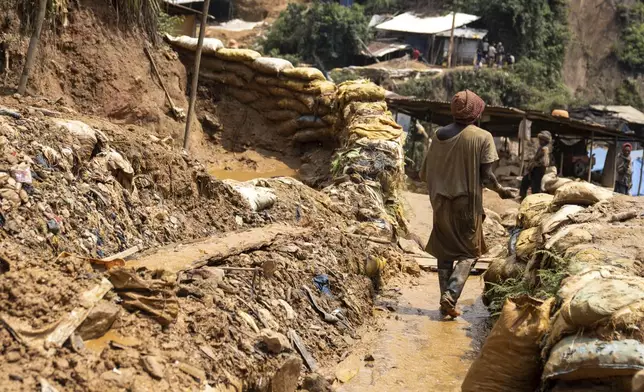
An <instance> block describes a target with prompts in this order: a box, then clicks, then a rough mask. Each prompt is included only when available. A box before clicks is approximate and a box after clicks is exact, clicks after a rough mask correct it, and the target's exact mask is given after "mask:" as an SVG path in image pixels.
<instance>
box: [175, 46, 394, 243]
mask: <svg viewBox="0 0 644 392" xmlns="http://www.w3.org/2000/svg"><path fill="white" fill-rule="evenodd" d="M166 40H167V42H168V43H170V45H171V46H172V47H173V48H174V49H175V50H177V51H178V52H179V53H180V54H181V56H182V60H183V61H184V63H186V65H190V64H191V63H192V61H193V58H194V51H195V49H196V41H197V40H196V39H195V38H190V37H178V38H175V37H171V36H166ZM200 78H203V79H205V80H209V81H213V82H215V83H217V84H218V85H221V86H223V87H224V89H225V90H224V91H225V93H226V94H228V95H230V96H232V97H233V98H235V99H236V100H238V101H239V102H241V103H242V104H245V105H248V106H250V107H251V108H253V109H255V110H257V111H258V112H259V113H260V114H261V115H262V116H264V117H265V118H266V119H267V120H269V121H271V122H273V123H274V125H275V126H274V128H273V130H274V132H275V133H277V134H279V135H281V136H284V137H287V138H289V139H290V140H292V141H293V142H296V143H308V142H333V144H335V145H340V148H339V149H338V150H337V151H336V154H335V157H334V162H333V165H332V166H333V167H332V173H331V174H332V176H333V177H334V180H335V181H334V184H335V185H333V186H332V187H331V188H329V189H326V191H327V193H329V194H330V195H331V196H332V197H334V196H337V194H338V192H339V191H340V193H342V194H343V195H344V196H343V199H345V201H346V198H347V196H346V194H347V193H348V192H352V193H354V194H355V196H356V197H362V198H369V199H370V200H371V202H372V203H371V205H370V206H369V207H370V208H371V210H375V211H374V212H373V214H369V215H370V216H371V218H369V219H367V220H368V221H370V222H371V223H373V224H375V225H379V226H381V228H382V227H384V232H385V233H388V234H393V232H394V231H396V230H397V229H402V231H405V230H406V223H405V220H404V217H403V212H402V203H401V202H400V198H399V195H398V192H399V190H400V189H401V188H402V184H403V183H404V153H403V145H404V132H403V130H402V128H401V127H400V126H399V125H398V124H396V122H395V121H394V119H393V117H392V116H391V113H390V112H389V111H388V110H387V104H386V103H385V100H384V98H385V91H384V90H383V89H382V88H380V87H378V86H377V85H375V84H374V83H371V82H369V81H366V80H357V81H350V82H345V83H342V84H340V85H338V86H336V85H335V84H334V83H333V82H330V81H327V80H326V79H325V77H324V75H323V74H322V72H320V71H319V70H318V69H315V68H304V67H293V65H292V64H291V63H290V62H288V61H286V60H283V59H277V58H269V57H262V56H261V55H260V54H259V53H258V52H255V51H253V50H248V49H227V48H224V47H223V44H222V43H221V41H219V40H217V39H212V38H207V39H205V41H204V47H203V52H202V60H201V67H200ZM343 182H344V183H346V184H345V185H344V186H341V185H340V184H342V183H343ZM356 183H359V186H355V184H356ZM340 188H342V189H340ZM348 188H351V189H348ZM359 204H361V205H362V203H359Z"/></svg>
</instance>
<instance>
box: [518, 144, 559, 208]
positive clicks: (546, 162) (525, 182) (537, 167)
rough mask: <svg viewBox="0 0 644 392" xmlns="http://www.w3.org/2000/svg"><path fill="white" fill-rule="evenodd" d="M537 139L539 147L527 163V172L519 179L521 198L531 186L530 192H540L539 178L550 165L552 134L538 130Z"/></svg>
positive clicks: (541, 177) (540, 178) (523, 197)
mask: <svg viewBox="0 0 644 392" xmlns="http://www.w3.org/2000/svg"><path fill="white" fill-rule="evenodd" d="M537 138H538V139H539V148H538V149H537V152H536V154H534V157H533V158H532V160H531V161H530V163H529V164H528V168H527V170H526V171H527V174H526V175H524V176H523V179H522V180H521V190H520V193H519V195H520V196H521V199H525V197H526V196H527V195H528V189H530V188H532V194H533V195H534V194H536V193H541V180H542V179H543V176H544V174H546V168H547V167H548V166H550V163H551V162H550V161H551V158H550V156H551V155H552V147H551V146H550V143H551V142H552V134H551V133H550V132H548V131H542V132H539V134H538V135H537Z"/></svg>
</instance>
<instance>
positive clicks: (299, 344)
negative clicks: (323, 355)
mask: <svg viewBox="0 0 644 392" xmlns="http://www.w3.org/2000/svg"><path fill="white" fill-rule="evenodd" d="M288 338H289V340H290V341H291V343H292V344H293V346H295V348H296V349H297V351H298V352H299V353H300V355H301V356H302V359H304V363H306V366H307V367H308V368H309V370H310V371H312V372H315V371H317V369H318V363H317V361H316V360H315V358H313V356H312V355H311V353H309V351H308V350H307V349H306V346H305V345H304V342H303V341H302V338H300V335H298V334H297V332H295V331H294V330H292V329H290V330H289V331H288Z"/></svg>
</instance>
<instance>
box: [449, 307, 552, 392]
mask: <svg viewBox="0 0 644 392" xmlns="http://www.w3.org/2000/svg"><path fill="white" fill-rule="evenodd" d="M553 302H554V299H549V300H547V301H540V300H537V299H534V298H530V297H527V296H525V297H520V298H516V299H514V300H513V299H508V300H507V301H506V303H505V305H504V306H503V311H502V312H501V316H500V317H499V319H498V320H497V322H496V324H494V328H492V332H490V335H489V336H488V338H487V340H486V341H485V344H484V345H483V349H482V350H481V355H480V357H479V358H478V359H477V360H476V361H474V363H473V364H472V366H471V367H470V369H469V371H468V372H467V375H466V376H465V380H464V381H463V384H462V386H461V390H462V391H463V392H533V391H534V390H535V387H536V386H538V385H539V377H540V375H541V373H540V368H539V342H540V341H541V339H542V337H543V335H544V334H545V333H546V332H547V331H548V327H549V321H550V308H551V307H552V304H553Z"/></svg>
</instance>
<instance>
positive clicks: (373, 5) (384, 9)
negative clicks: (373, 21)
mask: <svg viewBox="0 0 644 392" xmlns="http://www.w3.org/2000/svg"><path fill="white" fill-rule="evenodd" d="M360 3H361V4H362V5H363V6H364V10H365V13H367V15H373V14H381V13H393V12H396V11H400V10H401V9H402V8H403V6H404V4H402V3H401V1H400V0H364V1H362V2H360Z"/></svg>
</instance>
